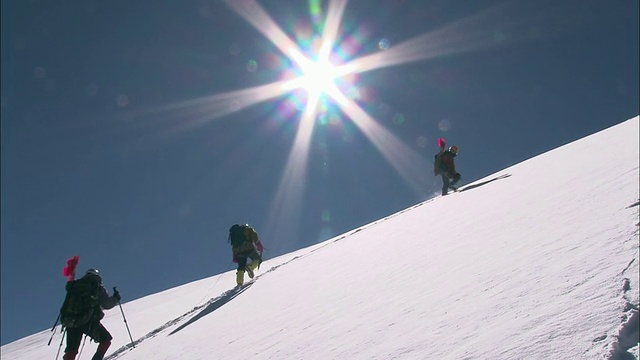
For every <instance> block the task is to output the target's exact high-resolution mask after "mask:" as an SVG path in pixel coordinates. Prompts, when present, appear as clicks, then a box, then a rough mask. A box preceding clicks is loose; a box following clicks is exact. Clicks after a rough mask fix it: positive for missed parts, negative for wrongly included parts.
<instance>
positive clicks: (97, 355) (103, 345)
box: [91, 341, 111, 360]
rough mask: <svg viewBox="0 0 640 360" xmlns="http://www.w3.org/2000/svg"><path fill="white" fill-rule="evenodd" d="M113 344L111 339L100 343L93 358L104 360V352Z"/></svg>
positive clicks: (92, 359) (94, 359) (93, 359)
mask: <svg viewBox="0 0 640 360" xmlns="http://www.w3.org/2000/svg"><path fill="white" fill-rule="evenodd" d="M109 346H111V341H104V342H101V343H100V344H99V345H98V349H96V353H95V354H94V355H93V357H92V358H91V360H102V359H104V354H106V353H107V349H108V348H109Z"/></svg>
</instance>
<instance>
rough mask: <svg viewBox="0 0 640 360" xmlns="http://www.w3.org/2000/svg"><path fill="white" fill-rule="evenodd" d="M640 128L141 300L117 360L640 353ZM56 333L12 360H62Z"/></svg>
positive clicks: (598, 137) (621, 128) (9, 351)
mask: <svg viewBox="0 0 640 360" xmlns="http://www.w3.org/2000/svg"><path fill="white" fill-rule="evenodd" d="M638 122H639V120H638V117H635V118H633V119H630V120H628V121H625V122H623V123H621V124H619V125H617V126H614V127H611V128H609V129H605V130H603V131H601V132H598V133H596V134H594V135H591V136H588V137H586V138H583V139H580V140H578V141H575V142H572V143H570V144H567V145H565V146H562V147H559V148H557V149H554V150H552V151H549V152H547V153H544V154H542V155H539V156H536V157H534V158H532V159H530V160H527V161H524V162H522V163H520V164H517V165H515V166H512V167H510V168H507V169H504V170H503V171H500V172H498V173H496V174H493V175H490V176H488V177H486V178H484V179H480V180H478V181H476V182H474V183H472V184H469V185H467V186H465V187H463V188H462V191H461V192H459V193H454V194H451V195H449V196H446V197H439V196H438V197H436V198H433V199H430V200H427V201H425V202H423V203H420V204H417V205H415V206H412V207H410V208H408V209H406V210H403V211H401V212H399V213H396V214H392V215H390V216H388V217H387V218H384V219H380V220H378V221H376V222H374V223H371V224H368V225H366V226H364V227H362V228H359V229H355V230H353V231H351V232H349V233H346V234H343V235H340V236H337V237H335V238H333V239H330V240H327V241H325V242H322V243H320V244H317V245H314V246H312V247H308V248H305V249H301V250H298V251H296V252H293V253H290V254H287V255H284V256H281V257H278V258H274V259H270V260H267V261H265V262H264V263H263V264H262V266H261V269H260V270H258V271H257V275H258V276H257V277H256V279H255V281H254V282H252V283H249V284H248V285H247V286H245V287H244V288H242V289H241V290H239V291H237V290H231V289H232V288H233V285H234V277H235V275H234V272H233V271H229V272H226V273H223V274H219V275H216V276H212V277H209V278H205V279H202V280H199V281H194V282H192V283H189V284H185V285H183V286H180V287H176V288H173V289H169V290H166V291H163V292H160V293H157V294H153V295H150V296H147V297H144V298H141V299H137V300H133V301H130V302H127V303H125V304H124V305H123V310H124V313H125V314H126V319H127V324H128V325H129V327H130V330H131V334H132V336H133V340H134V342H135V345H136V346H135V348H133V349H131V348H130V346H129V345H128V344H129V343H130V339H129V335H128V333H127V329H126V327H125V323H124V322H123V316H122V313H121V312H120V310H119V309H118V308H115V309H113V310H109V311H107V316H106V317H105V319H104V320H103V324H105V326H106V327H107V328H108V329H109V330H110V331H111V333H112V334H113V335H114V338H115V339H114V341H113V344H112V347H111V348H110V351H109V352H108V356H107V357H106V358H107V359H123V360H133V359H144V360H148V359H190V360H197V359H225V360H232V359H247V358H255V359H347V358H348V359H456V360H458V359H505V360H506V359H509V360H512V359H634V358H636V359H637V358H638V301H639V299H638V288H639V285H640V284H639V283H638V274H639V266H638V265H639V259H638V239H639V236H638V227H639V215H638V214H639V212H638V209H639V176H640V173H639V155H638V152H639V151H638V148H639V142H638V130H639V129H638ZM264 240H265V242H266V244H267V246H269V239H264ZM106 278H107V279H106V280H110V279H108V276H106ZM106 285H107V286H108V285H109V284H108V283H107V284H106ZM121 291H122V293H123V294H124V295H125V296H126V289H121ZM52 317H53V316H52ZM51 334H52V333H51V331H50V329H45V330H43V331H42V332H40V333H37V334H34V335H32V336H28V337H26V338H23V339H20V340H17V341H15V342H13V343H10V344H7V345H5V346H3V347H2V348H1V351H2V359H3V360H11V359H21V360H31V359H34V360H35V359H37V360H41V359H54V358H55V356H56V352H57V351H58V346H59V345H60V341H61V337H60V335H59V329H56V334H55V335H54V338H53V341H52V343H51V345H50V346H47V342H48V340H49V338H50V336H51ZM95 347H96V345H95V344H94V343H90V342H88V341H87V343H86V344H85V347H84V350H83V353H82V354H81V356H80V359H89V358H90V357H91V355H92V353H93V352H94V351H95ZM629 348H631V349H630V352H629V351H627V349H629ZM632 353H634V354H635V355H632ZM60 357H61V355H60Z"/></svg>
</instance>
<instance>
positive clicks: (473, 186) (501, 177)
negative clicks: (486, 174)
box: [459, 174, 511, 192]
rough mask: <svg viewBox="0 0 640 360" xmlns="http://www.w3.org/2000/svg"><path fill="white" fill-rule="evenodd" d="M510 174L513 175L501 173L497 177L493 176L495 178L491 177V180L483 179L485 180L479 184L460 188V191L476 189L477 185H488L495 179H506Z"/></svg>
mask: <svg viewBox="0 0 640 360" xmlns="http://www.w3.org/2000/svg"><path fill="white" fill-rule="evenodd" d="M510 176H511V174H504V175H500V176H498V177H495V178H493V179H491V180H487V181H483V182H481V183H477V184H473V185H469V186H465V187H464V188H462V189H460V190H459V191H460V192H462V191H467V190H471V189H475V188H477V187H480V186H483V185H487V184H488V183H490V182H493V181H496V180H501V179H506V178H508V177H510Z"/></svg>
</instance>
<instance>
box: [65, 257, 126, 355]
mask: <svg viewBox="0 0 640 360" xmlns="http://www.w3.org/2000/svg"><path fill="white" fill-rule="evenodd" d="M78 260H79V257H78V256H74V257H72V258H70V259H68V260H67V265H66V266H65V267H64V269H63V270H62V274H63V275H64V276H66V277H67V285H66V290H67V295H66V297H65V299H64V303H63V304H62V307H61V308H60V316H59V319H60V324H61V325H62V327H63V328H64V329H65V332H66V334H67V347H66V348H65V350H64V357H63V360H75V358H76V355H77V354H78V349H79V347H80V342H81V340H82V335H87V336H89V337H90V338H91V339H92V340H93V341H95V342H97V343H98V349H97V350H96V353H95V354H94V355H93V357H92V358H91V360H102V359H104V355H105V353H106V352H107V349H108V348H109V346H110V345H111V340H112V339H113V337H112V336H111V334H110V333H109V331H107V329H106V328H105V327H104V326H103V325H102V324H101V323H100V320H102V318H103V317H104V312H103V311H102V310H103V309H105V310H107V309H111V308H113V307H114V306H116V305H117V304H119V303H120V298H121V297H120V293H119V292H118V290H116V288H115V287H114V288H113V295H112V296H109V294H108V293H107V290H106V289H105V287H104V285H102V277H101V276H100V272H99V271H98V270H97V269H89V270H87V271H86V273H85V274H84V276H82V277H81V278H80V279H77V280H75V274H76V267H77V266H78ZM123 315H124V313H123ZM61 345H62V343H61Z"/></svg>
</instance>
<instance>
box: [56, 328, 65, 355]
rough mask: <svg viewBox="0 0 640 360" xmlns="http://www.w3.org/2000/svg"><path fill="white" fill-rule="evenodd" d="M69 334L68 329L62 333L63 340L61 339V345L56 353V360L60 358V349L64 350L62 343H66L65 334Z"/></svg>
mask: <svg viewBox="0 0 640 360" xmlns="http://www.w3.org/2000/svg"><path fill="white" fill-rule="evenodd" d="M66 333H67V329H64V331H63V332H62V339H60V345H59V346H58V352H57V353H56V360H58V356H60V349H62V342H63V341H64V334H66Z"/></svg>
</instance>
